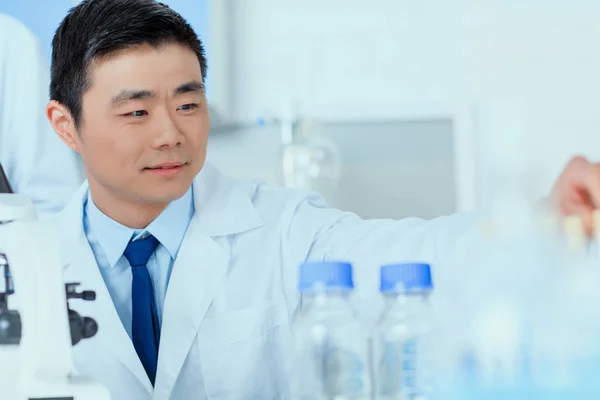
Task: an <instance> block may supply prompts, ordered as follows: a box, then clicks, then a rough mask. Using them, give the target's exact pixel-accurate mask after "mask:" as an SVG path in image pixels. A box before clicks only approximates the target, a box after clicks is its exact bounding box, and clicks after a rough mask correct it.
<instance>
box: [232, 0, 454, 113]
mask: <svg viewBox="0 0 600 400" xmlns="http://www.w3.org/2000/svg"><path fill="white" fill-rule="evenodd" d="M233 4H234V20H233V26H234V33H233V46H234V51H233V54H234V59H233V63H234V72H233V81H234V87H235V92H236V101H235V103H234V114H235V115H236V116H237V117H239V118H241V119H253V118H255V117H256V116H257V115H261V114H263V113H269V112H270V113H277V114H278V113H280V111H281V107H283V106H284V105H285V102H286V101H288V100H289V99H294V100H296V101H297V104H298V105H299V107H300V108H301V110H302V111H304V112H305V113H307V114H310V115H313V116H316V117H324V118H326V119H336V118H340V119H348V118H349V117H353V118H358V119H360V118H370V117H388V118H389V117H391V118H397V117H398V116H399V115H407V114H410V115H415V114H427V115H430V114H431V111H432V110H433V111H434V112H435V113H436V114H440V113H445V112H446V111H447V104H448V102H449V100H450V99H451V98H452V96H453V93H455V92H456V90H457V87H456V84H457V82H456V80H455V79H454V78H453V77H454V76H455V75H456V73H457V67H458V65H457V60H456V53H457V52H456V45H457V41H456V34H457V30H456V26H455V23H454V21H453V18H452V17H451V16H452V15H453V13H455V12H456V11H454V10H453V7H452V6H451V5H450V4H451V2H445V1H437V0H403V1H396V0H374V1H364V0H344V1H341V0H305V1H301V2H299V1H295V0H234V1H233ZM432 7H435V8H432ZM432 9H435V10H436V11H435V12H431V10H432Z"/></svg>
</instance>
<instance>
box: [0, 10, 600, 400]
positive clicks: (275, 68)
mask: <svg viewBox="0 0 600 400" xmlns="http://www.w3.org/2000/svg"><path fill="white" fill-rule="evenodd" d="M162 2H164V3H166V4H168V5H169V6H171V7H172V8H173V9H175V10H176V11H178V12H179V13H181V14H182V15H183V16H184V17H185V18H187V19H188V21H189V22H190V23H191V25H192V26H193V27H194V29H195V30H196V32H198V34H199V35H200V37H201V39H202V40H203V42H204V44H205V46H206V50H207V59H208V65H209V67H208V76H207V96H208V101H209V108H210V114H211V132H210V138H209V148H208V161H209V162H211V163H213V164H215V165H216V166H217V167H218V168H219V169H221V170H222V171H223V172H225V173H226V174H228V175H230V176H233V177H237V178H244V179H256V180H262V181H265V182H268V183H273V184H278V185H283V186H288V187H295V188H303V189H308V190H313V191H316V192H319V193H320V194H321V195H322V196H323V197H324V198H325V199H326V200H327V203H328V204H329V205H330V206H331V207H334V208H339V209H342V210H346V211H351V212H354V213H356V214H358V215H359V216H361V217H363V218H393V219H400V218H405V217H420V218H423V219H433V218H436V217H440V216H444V215H448V214H453V213H456V212H469V211H473V210H480V211H481V210H497V209H498V207H499V206H500V208H502V207H501V206H503V205H505V204H507V203H509V202H511V201H513V200H514V199H515V197H519V199H520V200H523V201H524V202H526V203H528V204H534V203H536V202H537V201H539V200H543V199H544V197H545V196H547V195H548V194H549V193H550V191H551V185H552V184H553V182H555V181H556V178H557V176H558V174H559V173H560V172H561V171H562V170H563V168H564V166H565V164H566V163H567V162H568V160H569V159H570V158H571V157H573V156H574V155H582V156H585V157H588V158H589V159H590V160H594V161H598V160H600V112H599V111H600V77H599V74H598V71H600V23H599V22H598V21H600V2H597V1H589V0H569V1H566V0H521V1H514V0H486V1H480V0H372V1H365V0H344V1H342V0H303V1H294V0H162ZM77 3H78V2H77V1H73V0H52V1H45V0H0V13H3V14H8V15H11V16H13V17H14V18H16V19H18V20H20V21H21V22H23V23H24V24H26V25H27V26H28V28H29V29H30V30H31V31H33V32H34V33H35V35H36V36H37V37H38V38H39V40H40V42H41V44H42V46H43V48H44V50H45V55H46V57H48V58H49V57H50V42H51V39H52V35H53V33H54V30H55V29H56V27H57V26H58V24H59V22H60V21H61V19H62V18H63V17H64V15H65V13H66V12H67V10H68V9H69V8H70V7H72V6H73V5H75V4H77ZM0 62H1V61H0ZM0 106H1V105H0ZM515 210H516V211H519V210H520V211H522V210H521V209H517V208H513V209H511V210H509V211H508V214H507V213H505V214H495V216H496V220H494V221H495V222H500V224H499V225H502V224H503V223H504V222H506V221H508V220H511V219H513V218H514V219H516V220H517V221H516V222H515V224H513V225H510V226H509V228H510V229H511V230H512V232H513V233H515V234H513V235H512V236H511V237H510V239H499V238H498V237H493V238H492V240H491V241H490V243H487V244H485V245H481V247H480V248H478V249H475V250H476V251H473V255H472V258H469V259H457V260H445V261H447V262H448V264H450V265H453V267H454V268H456V269H454V270H453V271H455V272H454V274H455V275H456V276H455V280H456V282H457V286H456V287H452V288H451V289H452V290H455V292H456V293H452V294H453V295H454V297H452V298H453V299H456V301H455V302H454V303H453V304H443V307H441V310H442V312H441V314H442V315H441V316H440V315H439V314H438V316H439V317H440V318H439V319H438V320H437V322H436V324H438V325H436V328H437V330H436V334H439V333H440V332H443V333H444V335H445V336H444V338H443V339H444V340H440V341H439V343H440V348H441V349H440V350H439V351H438V352H437V354H436V360H437V365H439V366H443V367H447V369H446V370H445V371H444V372H445V373H446V374H445V375H444V376H445V377H446V378H447V379H448V381H453V382H455V381H456V379H457V378H456V376H455V375H453V373H454V372H456V371H459V370H460V371H461V373H463V372H464V371H467V370H468V371H472V370H477V371H486V373H487V374H488V375H486V376H494V377H495V378H498V377H501V378H500V380H501V381H502V382H503V383H505V382H510V384H512V383H514V382H515V381H513V380H512V378H513V376H514V375H516V374H515V369H516V368H517V367H515V365H519V368H521V367H522V368H523V370H527V368H529V367H530V366H531V365H537V366H538V367H539V366H540V365H541V366H542V367H541V368H538V369H537V370H536V371H537V372H536V373H537V374H538V375H536V377H535V379H531V380H526V381H527V383H530V382H543V385H542V386H543V387H544V390H545V389H547V388H548V387H549V388H550V389H551V390H550V392H551V391H552V390H554V389H556V387H561V388H564V387H573V386H577V387H583V386H584V385H583V386H582V385H580V383H581V382H582V381H585V382H592V383H594V382H596V381H597V373H598V371H599V370H600V362H598V360H600V346H598V344H600V340H598V337H600V309H598V308H597V304H600V290H597V289H600V273H599V271H598V269H597V265H596V264H597V255H598V252H597V249H598V237H599V235H597V236H596V238H595V241H596V242H595V243H591V245H590V246H589V249H591V250H592V253H593V254H594V257H595V258H592V259H590V258H585V257H583V256H580V255H577V256H575V255H573V254H572V253H570V252H569V251H567V250H565V249H563V248H562V247H560V246H555V245H554V244H555V242H554V241H553V240H555V239H556V238H554V237H553V238H551V239H550V238H548V237H546V236H544V235H541V236H539V237H538V236H536V235H535V234H534V233H533V232H535V233H536V234H537V233H538V231H537V230H535V229H533V228H532V224H529V225H528V224H524V223H523V221H525V220H526V219H527V218H525V217H523V218H521V216H522V215H525V214H518V213H517V212H516V211H515ZM513 211H515V212H513ZM503 212H506V210H503ZM494 221H493V222H494ZM596 221H597V222H598V223H597V226H600V214H599V215H598V216H597V220H596ZM527 222H528V223H529V222H531V221H530V220H527ZM546 222H548V221H546ZM551 222H552V221H549V222H548V224H550V223H551ZM575 225H576V224H575ZM490 226H492V228H493V229H491V228H490V229H491V231H493V232H498V230H494V229H496V228H498V224H496V225H493V224H492V225H486V226H482V230H481V233H483V236H486V234H487V233H489V232H490V230H488V229H487V228H489V227H490ZM507 226H508V225H502V226H501V228H507ZM545 226H549V225H545ZM571 227H573V225H571ZM548 231H549V230H548ZM548 231H546V233H547V232H548ZM571 232H574V235H573V236H574V237H575V239H574V241H571V242H569V243H568V247H569V249H574V248H575V249H581V248H583V247H586V246H587V245H588V244H585V245H584V244H582V241H581V240H582V238H583V236H584V234H583V232H582V231H577V227H576V226H575V228H573V229H572V231H571ZM542 236H543V237H542ZM556 243H557V242H556ZM495 245H497V246H495ZM500 245H502V246H500ZM506 246H510V247H508V249H509V250H508V251H505V249H507V247H506ZM540 249H543V251H542V250H540ZM563 250H565V251H564V252H563ZM590 260H592V261H590ZM422 261H427V260H422ZM548 265H551V267H552V268H553V269H551V271H553V273H552V274H549V273H548ZM567 267H568V268H567ZM571 267H577V269H570V268H571ZM525 271H526V272H525ZM573 271H576V272H575V273H573ZM434 279H435V277H434ZM429 283H431V282H429ZM434 287H435V285H434ZM430 289H431V288H428V290H430ZM434 292H435V289H434ZM445 294H446V295H447V294H448V293H445ZM474 299H476V300H474ZM439 310H440V309H438V310H437V311H438V312H439ZM573 310H577V312H573ZM532 316H533V317H535V318H533V317H532ZM530 317H531V318H530ZM523 321H525V323H523ZM530 321H532V322H530ZM523 332H525V333H523ZM594 335H595V336H594ZM523 338H525V339H523ZM523 342H525V343H526V344H527V346H529V347H530V348H533V349H534V350H535V351H534V352H533V353H535V355H536V357H538V358H537V359H535V360H530V359H527V360H523V359H522V358H521V356H522V354H523V353H522V352H521V350H522V348H521V347H519V346H521V344H522V343H523ZM529 347H528V348H529ZM465 349H468V351H467V350H465ZM463 350H464V351H463ZM460 351H462V352H461V353H460V355H457V354H458V353H459V352H460ZM465 354H467V355H469V356H471V355H472V356H473V360H475V359H478V360H479V361H480V362H481V364H479V365H474V364H473V365H471V366H470V367H468V366H467V365H466V364H465V363H466V361H465V360H467V358H468V357H466V356H465ZM528 354H529V353H528ZM516 359H518V360H519V361H518V362H515V360H516ZM457 360H459V361H457ZM548 360H551V361H552V362H549V363H547V362H546V361H548ZM556 360H559V361H556ZM581 360H585V361H586V362H588V361H589V362H590V363H592V362H593V363H594V364H593V365H592V366H591V367H590V365H591V364H586V365H585V366H586V368H583V367H582V365H583V364H581V363H580V362H581ZM590 360H591V361H590ZM486 363H487V364H486ZM536 363H537V364H536ZM577 363H579V364H577ZM574 364H577V366H576V367H573V365H574ZM524 365H525V366H526V367H523V366H524ZM547 366H549V367H547ZM546 367H547V368H546ZM588 367H589V368H588ZM469 368H472V369H469ZM534 369H535V368H534ZM582 370H584V371H583V372H582ZM448 371H450V373H448ZM490 371H491V372H490ZM527 371H529V370H527ZM590 371H592V373H590ZM520 372H522V371H521V370H519V373H520ZM525 375H527V374H525ZM461 376H462V378H465V376H466V377H467V378H472V379H475V378H473V377H474V375H470V372H466V373H463V374H462V375H461ZM527 376H529V375H527ZM462 378H461V379H462ZM465 379H466V378H465ZM483 380H484V381H485V379H483ZM548 382H550V383H548ZM565 382H566V383H565ZM509 386H510V385H509ZM526 386H527V385H526ZM592 386H594V385H592ZM593 389H594V390H596V392H595V394H596V395H597V394H598V393H599V392H600V387H598V385H597V384H596V385H595V386H594V387H593ZM550 392H548V393H550ZM522 393H530V392H527V391H524V392H522ZM544 393H546V392H544ZM548 393H546V394H548ZM556 393H558V392H556ZM560 393H562V394H563V395H564V394H565V392H560ZM560 393H559V396H558V397H544V396H540V397H532V396H529V397H527V396H524V397H517V396H513V397H511V396H507V397H502V393H501V394H500V395H498V397H481V396H479V397H477V396H474V397H469V396H462V397H460V396H457V397H451V396H449V397H442V398H443V399H444V400H448V399H450V400H452V399H454V398H456V399H461V400H462V399H481V398H489V399H496V398H498V399H500V398H523V399H525V398H528V399H533V398H536V399H537V398H539V399H542V398H543V399H555V398H556V399H559V398H573V399H575V398H577V399H579V398H581V399H583V398H598V397H594V396H593V395H592V396H591V397H590V396H588V397H586V395H583V394H581V393H579V392H577V395H578V396H579V394H581V396H579V397H576V396H575V394H573V393H574V392H571V394H573V395H572V396H571V397H569V396H568V395H567V397H561V395H560ZM504 394H506V393H504ZM588 394H589V393H588ZM411 399H413V398H411ZM416 399H417V398H415V400H416Z"/></svg>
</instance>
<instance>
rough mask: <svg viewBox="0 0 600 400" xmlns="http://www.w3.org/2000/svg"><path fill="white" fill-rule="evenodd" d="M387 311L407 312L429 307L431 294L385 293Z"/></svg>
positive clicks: (423, 292)
mask: <svg viewBox="0 0 600 400" xmlns="http://www.w3.org/2000/svg"><path fill="white" fill-rule="evenodd" d="M383 299H384V304H385V310H387V311H388V312H395V311H399V312H407V310H419V309H423V308H426V307H428V306H429V292H425V291H422V292H408V293H384V294H383Z"/></svg>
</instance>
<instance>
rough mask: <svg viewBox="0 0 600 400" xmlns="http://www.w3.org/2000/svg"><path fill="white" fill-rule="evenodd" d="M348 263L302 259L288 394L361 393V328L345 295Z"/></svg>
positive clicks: (336, 396) (364, 355) (336, 397)
mask: <svg viewBox="0 0 600 400" xmlns="http://www.w3.org/2000/svg"><path fill="white" fill-rule="evenodd" d="M353 288H354V283H353V280H352V266H351V265H350V264H348V263H336V262H315V263H306V264H303V265H302V266H301V269H300V281H299V289H300V292H301V295H302V300H301V308H300V310H299V312H298V314H297V315H296V318H295V319H294V323H293V347H292V357H291V360H292V363H293V366H292V370H291V371H292V376H291V379H290V382H291V392H292V399H295V400H299V399H302V400H304V399H310V400H325V399H326V400H343V399H367V398H369V396H370V393H371V386H370V381H369V376H370V374H369V363H368V340H367V330H366V329H365V328H364V327H363V325H362V324H361V322H360V321H359V320H358V319H357V317H356V315H355V313H354V311H353V309H352V307H351V305H350V303H349V296H350V294H351V292H352V290H353Z"/></svg>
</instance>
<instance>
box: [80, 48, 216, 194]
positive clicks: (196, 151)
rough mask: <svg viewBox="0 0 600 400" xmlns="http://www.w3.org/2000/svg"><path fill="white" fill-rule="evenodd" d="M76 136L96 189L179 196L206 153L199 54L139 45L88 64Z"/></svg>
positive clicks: (206, 125)
mask: <svg viewBox="0 0 600 400" xmlns="http://www.w3.org/2000/svg"><path fill="white" fill-rule="evenodd" d="M89 78H90V82H91V86H90V88H89V89H88V90H87V91H86V92H85V94H84V95H83V99H82V109H83V112H82V122H81V124H80V127H79V132H78V135H77V137H76V139H75V140H76V142H77V143H76V146H77V150H78V151H79V153H80V154H81V157H82V159H83V161H84V164H85V167H86V171H87V176H88V181H89V184H90V189H91V190H92V195H93V196H98V197H102V198H104V201H110V199H119V200H121V201H126V202H131V203H144V204H163V203H168V202H170V201H172V200H175V199H177V198H179V197H181V196H182V195H183V194H184V193H185V192H186V191H187V190H188V188H189V187H190V185H191V183H192V180H193V178H194V177H195V176H196V175H197V174H198V172H199V171H200V170H201V169H202V166H203V165H204V161H205V159H206V143H207V140H208V131H209V125H210V123H209V116H208V105H207V102H206V98H205V94H204V90H203V87H202V74H201V71H200V65H199V62H198V58H197V57H196V55H195V54H194V53H193V52H192V51H191V50H189V49H187V48H185V47H182V46H179V45H176V44H170V45H165V46H161V47H159V48H153V47H150V46H142V47H139V48H135V49H132V50H127V51H123V52H120V53H117V54H115V55H110V56H109V57H108V58H106V59H104V60H101V61H98V62H96V63H94V64H93V65H92V67H91V68H90V76H89Z"/></svg>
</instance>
